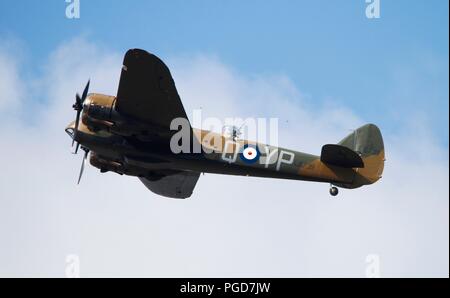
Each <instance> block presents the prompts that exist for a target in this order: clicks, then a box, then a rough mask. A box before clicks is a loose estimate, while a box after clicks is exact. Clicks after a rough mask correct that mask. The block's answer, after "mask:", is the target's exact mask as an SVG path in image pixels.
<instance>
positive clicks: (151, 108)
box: [116, 49, 187, 128]
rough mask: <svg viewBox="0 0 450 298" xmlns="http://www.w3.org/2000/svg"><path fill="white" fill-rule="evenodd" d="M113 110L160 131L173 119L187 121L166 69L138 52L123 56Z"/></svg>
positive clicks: (143, 52)
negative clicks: (158, 128)
mask: <svg viewBox="0 0 450 298" xmlns="http://www.w3.org/2000/svg"><path fill="white" fill-rule="evenodd" d="M116 108H117V111H118V112H120V113H122V114H124V115H126V116H129V117H131V118H133V119H135V120H138V121H141V122H144V123H148V124H150V125H156V126H160V127H162V128H168V127H169V125H170V123H171V121H172V119H174V118H177V117H183V118H186V119H187V116H186V112H185V111H184V108H183V105H182V103H181V99H180V96H179V95H178V92H177V89H176V88H175V83H174V81H173V79H172V76H171V74H170V71H169V69H168V68H167V66H166V65H165V64H164V62H162V61H161V60H160V59H159V58H158V57H156V56H155V55H152V54H150V53H148V52H146V51H144V50H140V49H132V50H129V51H128V52H127V53H126V54H125V58H124V61H123V67H122V73H121V76H120V83H119V89H118V91H117V102H116Z"/></svg>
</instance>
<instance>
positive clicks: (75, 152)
mask: <svg viewBox="0 0 450 298" xmlns="http://www.w3.org/2000/svg"><path fill="white" fill-rule="evenodd" d="M78 148H80V143H78V142H77V146H76V147H75V151H74V152H73V154H77V153H78Z"/></svg>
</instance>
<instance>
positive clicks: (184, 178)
mask: <svg viewBox="0 0 450 298" xmlns="http://www.w3.org/2000/svg"><path fill="white" fill-rule="evenodd" d="M199 177H200V173H198V172H190V171H177V172H171V173H164V174H161V175H156V176H154V177H149V178H141V177H140V178H139V179H140V180H141V181H142V183H144V185H145V186H146V187H147V188H148V189H149V190H151V191H152V192H154V193H156V194H158V195H161V196H165V197H169V198H174V199H186V198H189V197H190V196H191V195H192V192H193V191H194V188H195V185H196V184H197V180H198V178H199Z"/></svg>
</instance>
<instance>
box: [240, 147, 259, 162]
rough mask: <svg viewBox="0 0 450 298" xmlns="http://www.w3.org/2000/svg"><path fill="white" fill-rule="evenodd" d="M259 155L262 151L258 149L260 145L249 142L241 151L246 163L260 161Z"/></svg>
mask: <svg viewBox="0 0 450 298" xmlns="http://www.w3.org/2000/svg"><path fill="white" fill-rule="evenodd" d="M259 156H260V152H259V150H258V147H256V146H253V145H248V144H247V145H245V146H244V149H243V150H242V153H241V159H242V161H244V162H246V163H254V162H256V161H258V159H259Z"/></svg>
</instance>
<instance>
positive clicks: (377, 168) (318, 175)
mask: <svg viewBox="0 0 450 298" xmlns="http://www.w3.org/2000/svg"><path fill="white" fill-rule="evenodd" d="M146 63H147V64H146ZM141 65H144V66H141ZM141 67H142V68H141ZM133 69H136V70H135V73H133ZM149 69H152V70H151V71H149ZM147 71H149V72H148V73H147ZM155 73H157V74H156V75H155ZM127 76H128V77H127ZM152 76H155V77H156V78H158V79H159V81H158V80H157V82H158V83H157V85H156V86H157V87H155V86H152V87H148V85H149V84H148V81H142V84H140V85H136V84H137V83H135V82H136V81H138V80H140V78H141V77H147V80H152ZM165 78H166V80H165ZM144 84H146V85H145V87H144ZM139 88H141V89H142V90H139ZM149 88H153V89H151V90H150V89H149ZM155 88H156V89H155ZM158 88H159V89H158ZM130 90H137V91H141V92H140V93H136V92H137V91H136V92H135V93H133V92H134V91H130ZM155 90H157V91H155ZM161 90H163V91H161ZM160 91H161V92H160ZM155 92H156V93H155ZM142 93H148V94H149V95H140V94H142ZM135 97H139V98H138V99H135V101H136V102H138V103H139V104H138V105H136V104H134V105H132V104H131V102H132V101H131V100H130V101H127V100H129V99H130V98H135ZM148 97H150V98H148ZM133 100H134V99H133ZM152 100H155V102H152V104H153V105H152V107H151V108H150V107H148V108H147V107H146V106H145V104H144V105H143V106H141V105H140V102H143V101H149V102H151V101H152ZM165 102H168V103H167V104H166V103H165ZM127 105H128V106H127ZM83 107H84V108H83V111H82V114H81V121H80V123H79V126H78V129H77V133H76V134H75V135H74V130H75V122H72V123H70V124H69V126H68V127H67V128H66V131H67V132H68V133H69V134H70V135H71V136H72V137H73V138H74V139H75V141H77V142H79V143H80V144H81V146H82V148H83V149H84V150H89V152H90V153H91V155H90V163H91V164H92V165H93V166H94V167H97V168H99V169H100V170H101V171H102V172H107V171H111V172H115V173H118V174H125V175H131V176H136V177H140V179H141V180H142V182H143V183H144V184H145V185H146V186H147V187H148V188H149V189H150V190H152V191H154V192H155V193H158V194H160V195H163V196H167V197H173V198H187V197H189V196H190V195H191V194H192V191H193V189H194V187H195V184H196V182H197V179H198V177H199V174H200V173H214V174H226V175H242V176H254V177H266V178H281V179H293V180H304V181H315V182H326V183H331V184H333V185H336V186H339V187H342V188H358V187H361V186H363V185H369V184H372V183H375V182H376V181H378V180H379V179H380V178H381V175H382V173H383V168H384V161H385V152H384V145H383V139H382V136H381V132H380V130H379V129H378V127H377V126H375V125H373V124H367V125H364V126H362V127H360V128H358V129H357V130H355V131H354V132H353V133H351V134H350V135H348V136H347V137H345V138H344V139H343V140H342V141H341V142H339V143H338V144H337V145H338V146H336V145H331V146H330V147H329V148H325V146H324V148H323V150H322V154H321V156H318V155H311V154H307V153H302V152H297V151H294V150H289V149H285V148H277V147H274V146H270V145H266V144H260V143H255V142H252V141H247V140H240V139H232V138H230V137H228V136H225V135H221V134H216V133H212V132H209V131H205V130H199V129H194V128H192V129H191V140H193V143H195V142H198V143H199V144H201V146H199V145H198V144H197V148H199V147H201V152H199V153H183V152H182V153H178V154H175V153H173V152H172V150H171V148H170V140H171V138H172V136H173V135H174V134H175V133H177V131H174V130H170V129H169V127H168V121H170V120H172V119H173V118H176V117H181V118H183V117H184V118H186V119H187V117H186V114H185V112H184V108H183V107H182V104H181V101H180V99H179V96H178V93H177V92H176V89H175V84H174V83H173V79H172V77H171V75H170V72H169V70H168V69H167V67H166V66H165V64H164V63H163V62H162V61H161V60H159V59H158V58H157V57H156V56H154V55H152V54H149V53H147V52H145V51H143V50H130V51H128V52H127V54H126V55H125V59H124V66H123V68H122V76H121V82H120V85H119V91H118V95H117V96H108V95H102V94H95V93H91V94H89V95H88V96H87V98H86V100H85V101H84V103H83ZM172 110H175V112H174V113H172V112H171V111H172ZM135 111H136V112H135ZM154 119H155V121H152V120H154ZM211 136H212V138H211ZM247 144H248V145H250V146H252V147H254V148H257V150H258V152H259V153H260V156H259V158H258V159H257V160H256V161H255V162H253V163H248V162H246V160H245V159H243V158H241V153H242V149H243V147H244V146H245V145H247ZM193 146H194V144H190V148H193ZM347 148H348V149H349V150H347ZM327 149H328V150H327ZM358 159H360V161H362V162H361V164H360V165H358V166H355V165H357V164H358V162H357V160H358ZM355 162H356V163H355ZM170 177H172V178H173V179H172V180H170V179H166V178H170Z"/></svg>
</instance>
